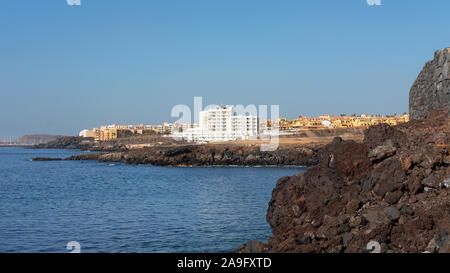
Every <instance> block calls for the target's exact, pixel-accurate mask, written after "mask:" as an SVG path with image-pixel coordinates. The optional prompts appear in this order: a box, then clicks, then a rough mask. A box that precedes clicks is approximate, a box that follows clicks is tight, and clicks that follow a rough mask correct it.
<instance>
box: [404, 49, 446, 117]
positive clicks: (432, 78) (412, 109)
mask: <svg viewBox="0 0 450 273" xmlns="http://www.w3.org/2000/svg"><path fill="white" fill-rule="evenodd" d="M449 101H450V47H449V48H445V49H441V50H438V51H436V53H435V54H434V60H432V61H429V62H427V63H426V64H425V66H424V68H423V69H422V71H421V72H420V74H419V76H418V77H417V79H416V81H415V82H414V84H413V86H412V87H411V91H410V93H409V115H410V118H411V119H423V118H425V117H426V116H427V114H428V112H429V111H430V110H433V109H434V110H438V109H447V110H448V109H449V107H450V102H449Z"/></svg>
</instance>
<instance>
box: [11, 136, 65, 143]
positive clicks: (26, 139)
mask: <svg viewBox="0 0 450 273" xmlns="http://www.w3.org/2000/svg"><path fill="white" fill-rule="evenodd" d="M60 137H62V136H61V135H24V136H23V137H21V138H18V139H17V140H15V142H16V143H17V144H20V145H36V144H45V143H47V142H50V141H54V140H56V139H58V138H60Z"/></svg>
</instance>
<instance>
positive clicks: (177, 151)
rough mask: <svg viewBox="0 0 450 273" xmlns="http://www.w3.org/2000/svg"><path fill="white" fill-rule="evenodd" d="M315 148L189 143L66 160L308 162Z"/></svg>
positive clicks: (172, 163) (214, 163)
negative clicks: (266, 148)
mask: <svg viewBox="0 0 450 273" xmlns="http://www.w3.org/2000/svg"><path fill="white" fill-rule="evenodd" d="M315 152H316V148H308V147H304V146H303V145H283V146H282V147H280V148H279V149H278V150H276V151H274V152H262V151H260V149H259V145H237V144H229V145H228V144H204V145H193V144H186V145H166V146H164V145H162V146H155V147H149V148H142V149H136V150H128V151H115V152H109V153H98V154H93V153H90V154H80V155H76V156H72V157H69V158H67V160H98V161H101V162H122V163H126V164H148V165H154V166H230V165H235V166H258V165H260V166H281V165H282V166H285V165H303V166H305V165H308V166H309V165H313V164H315V163H316V162H317V159H316V158H315V154H316V153H315Z"/></svg>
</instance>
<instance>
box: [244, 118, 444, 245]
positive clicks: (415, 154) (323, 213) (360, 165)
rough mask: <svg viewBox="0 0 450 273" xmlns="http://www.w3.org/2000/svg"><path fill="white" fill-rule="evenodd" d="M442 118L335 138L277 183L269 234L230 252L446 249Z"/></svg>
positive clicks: (270, 208) (270, 213) (375, 128)
mask: <svg viewBox="0 0 450 273" xmlns="http://www.w3.org/2000/svg"><path fill="white" fill-rule="evenodd" d="M449 125H450V118H449V117H448V112H447V111H443V112H438V111H431V112H430V114H429V117H428V119H425V120H421V121H411V122H409V123H407V124H404V125H400V126H397V127H391V126H388V125H378V126H373V127H371V128H369V129H368V130H366V131H365V138H364V142H363V143H356V142H354V141H343V140H342V139H341V138H335V140H334V141H333V142H332V143H330V144H328V145H326V146H325V147H324V148H322V149H320V151H319V152H318V155H317V156H318V160H319V164H318V165H316V166H314V167H311V168H309V169H308V171H307V172H306V173H302V174H299V175H295V176H291V177H283V178H280V179H279V180H278V182H277V185H276V187H275V189H274V190H273V193H272V199H271V201H270V202H269V207H268V210H267V221H268V222H269V224H270V226H271V228H272V233H273V237H271V238H269V241H268V244H267V245H266V244H263V243H261V242H256V241H252V242H250V243H249V244H246V245H242V246H240V247H239V248H238V249H237V252H247V253H248V252H304V253H311V252H349V253H355V252H369V250H368V244H369V242H371V241H373V242H372V243H373V244H375V245H377V244H378V246H379V251H380V252H446V253H448V252H450V168H449V164H450V126H449Z"/></svg>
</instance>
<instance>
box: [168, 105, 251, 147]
mask: <svg viewBox="0 0 450 273" xmlns="http://www.w3.org/2000/svg"><path fill="white" fill-rule="evenodd" d="M258 134H259V122H258V117H257V116H251V115H237V114H236V112H235V109H234V107H233V106H217V107H215V108H212V109H209V110H206V111H201V112H200V113H199V125H198V127H194V128H188V129H187V130H181V131H178V132H177V131H175V132H173V133H172V136H173V137H176V138H180V139H184V140H186V141H194V142H220V141H230V140H238V139H251V138H257V137H258Z"/></svg>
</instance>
